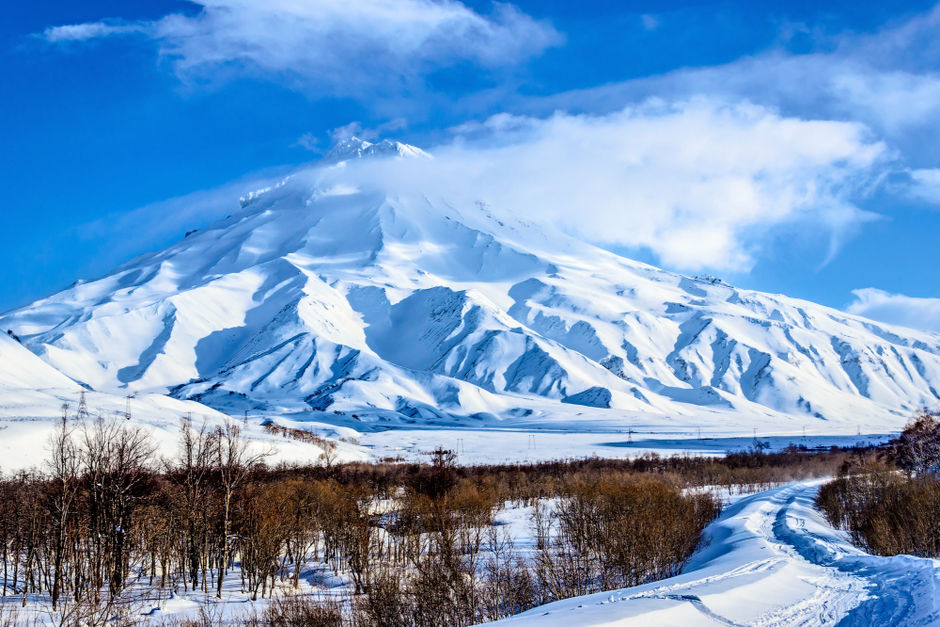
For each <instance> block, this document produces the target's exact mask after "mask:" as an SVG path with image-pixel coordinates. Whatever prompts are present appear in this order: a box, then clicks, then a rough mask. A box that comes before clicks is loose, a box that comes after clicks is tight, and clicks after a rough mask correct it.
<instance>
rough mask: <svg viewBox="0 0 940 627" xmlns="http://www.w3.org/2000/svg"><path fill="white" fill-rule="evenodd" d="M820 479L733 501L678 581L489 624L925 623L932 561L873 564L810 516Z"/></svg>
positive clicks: (931, 604) (935, 610)
mask: <svg viewBox="0 0 940 627" xmlns="http://www.w3.org/2000/svg"><path fill="white" fill-rule="evenodd" d="M820 483H822V482H821V481H810V482H803V483H796V484H791V485H787V486H784V487H781V488H776V489H773V490H768V491H766V492H761V493H758V494H754V495H751V496H747V497H744V498H741V499H740V500H738V501H737V502H736V503H734V504H732V505H730V506H729V507H728V508H727V509H726V510H725V511H724V512H723V513H722V515H721V517H720V518H719V519H718V520H716V521H715V522H714V523H712V524H711V525H710V526H709V527H708V529H706V531H705V538H706V541H705V544H704V545H703V547H702V548H700V549H699V551H698V552H697V553H696V554H695V555H693V557H692V559H691V560H690V562H689V564H688V565H687V566H686V568H685V569H684V571H683V573H682V574H681V575H679V576H677V577H673V578H671V579H666V580H663V581H658V582H655V583H652V584H648V585H644V586H638V587H635V588H628V589H623V590H617V591H614V592H604V593H599V594H594V595H589V596H585V597H578V598H573V599H567V600H564V601H559V602H556V603H552V604H549V605H545V606H542V607H537V608H535V609H532V610H530V611H528V612H526V613H524V614H520V615H518V616H515V617H513V618H511V619H508V620H505V621H502V622H500V623H497V624H507V625H514V626H518V627H523V626H525V625H539V626H540V627H545V626H548V627H551V626H552V625H563V626H566V627H568V626H571V625H579V626H581V625H583V626H588V625H621V624H623V625H629V624H636V625H644V626H645V625H682V626H688V625H712V624H714V625H764V626H771V625H788V626H789V625H834V624H840V625H932V624H937V623H938V622H940V592H938V584H940V575H938V569H940V560H930V559H922V558H916V557H911V556H896V557H891V558H884V557H876V556H872V555H869V554H867V553H864V552H863V551H860V550H859V549H857V548H855V547H854V546H852V545H851V544H850V543H849V541H848V539H847V537H846V535H845V534H844V533H842V532H839V531H836V530H834V529H833V528H832V527H830V526H829V525H828V524H827V523H826V521H825V520H824V519H823V518H822V516H821V514H820V513H819V512H818V511H817V510H816V509H815V506H814V504H813V500H814V498H815V495H816V492H817V490H818V488H819V485H820Z"/></svg>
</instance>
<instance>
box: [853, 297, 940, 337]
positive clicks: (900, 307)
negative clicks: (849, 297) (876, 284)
mask: <svg viewBox="0 0 940 627" xmlns="http://www.w3.org/2000/svg"><path fill="white" fill-rule="evenodd" d="M852 294H854V295H855V301H853V302H852V303H851V304H850V305H849V306H848V308H847V309H848V311H849V313H853V314H857V315H860V316H865V317H866V318H871V319H873V320H880V321H882V322H887V323H890V324H897V325H901V326H905V327H910V328H912V329H922V330H924V331H932V332H934V333H940V298H916V297H913V296H905V295H903V294H891V293H890V292H885V291H882V290H879V289H875V288H873V287H867V288H865V289H860V290H853V291H852Z"/></svg>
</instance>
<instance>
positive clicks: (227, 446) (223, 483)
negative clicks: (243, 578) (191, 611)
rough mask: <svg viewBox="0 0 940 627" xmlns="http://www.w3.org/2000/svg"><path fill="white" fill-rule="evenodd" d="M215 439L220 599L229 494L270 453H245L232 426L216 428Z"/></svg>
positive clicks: (225, 561)
mask: <svg viewBox="0 0 940 627" xmlns="http://www.w3.org/2000/svg"><path fill="white" fill-rule="evenodd" d="M213 436H214V438H215V447H214V451H215V460H216V470H217V472H218V473H219V484H220V487H221V491H222V537H221V545H222V554H221V558H220V560H219V577H218V581H216V586H217V587H216V597H218V598H220V599H221V598H222V582H223V580H224V579H225V573H226V570H227V567H228V561H229V550H230V548H229V535H230V533H231V531H230V527H231V520H232V495H233V494H234V493H235V490H237V489H238V488H239V487H240V486H241V485H242V484H243V483H244V482H245V480H246V479H247V477H248V474H249V473H250V472H251V470H252V468H254V467H255V466H257V465H259V464H261V463H262V462H263V461H264V460H265V459H266V458H267V457H269V456H271V455H272V454H273V453H272V452H271V451H268V450H264V451H260V452H251V451H249V448H250V447H249V443H248V440H246V439H245V438H244V437H243V436H242V432H241V428H240V427H239V426H238V425H237V424H235V423H232V422H230V423H227V424H226V425H225V426H224V427H216V429H215V432H214V433H213Z"/></svg>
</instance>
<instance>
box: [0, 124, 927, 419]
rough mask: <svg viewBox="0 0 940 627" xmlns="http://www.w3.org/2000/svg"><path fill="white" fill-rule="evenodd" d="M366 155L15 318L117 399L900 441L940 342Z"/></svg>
mask: <svg viewBox="0 0 940 627" xmlns="http://www.w3.org/2000/svg"><path fill="white" fill-rule="evenodd" d="M389 157H392V158H399V159H401V158H417V159H425V158H428V159H429V158H431V157H430V156H428V155H427V154H426V153H423V152H421V151H420V150H419V149H416V148H413V147H409V146H405V145H403V144H398V143H396V142H385V143H382V144H369V143H368V142H357V141H349V142H347V143H346V144H344V145H342V146H339V147H337V149H335V150H334V151H333V152H332V153H331V154H330V155H328V157H327V159H325V160H324V162H323V163H322V164H321V165H320V166H319V167H317V168H314V169H313V170H310V171H305V172H301V173H298V174H296V175H294V176H291V177H288V178H287V179H285V180H284V181H283V182H281V183H280V184H278V185H276V186H274V187H271V188H268V189H264V190H259V191H257V192H253V193H251V194H248V195H246V196H245V197H244V198H243V199H242V203H241V207H240V208H239V209H238V210H237V212H236V213H234V214H233V215H231V216H230V217H229V218H227V219H225V220H223V221H220V222H218V223H216V224H214V225H212V226H210V227H209V228H206V229H204V230H201V231H197V232H195V233H193V234H191V235H189V236H188V237H186V238H184V239H183V240H182V241H180V242H178V243H176V244H174V245H173V246H171V247H169V248H167V249H166V250H163V251H161V252H158V253H154V254H149V255H144V256H142V257H140V258H138V259H135V260H133V261H132V262H130V263H128V264H126V265H124V266H122V267H120V268H118V269H117V270H115V271H114V272H113V273H112V274H110V275H108V276H106V277H104V278H102V279H99V280H96V281H92V282H87V283H79V284H76V285H74V286H73V287H71V288H69V289H68V290H65V291H63V292H61V293H59V294H56V295H53V296H51V297H49V298H46V299H43V300H40V301H37V302H36V303H33V304H32V305H29V306H27V307H24V308H22V309H19V310H17V311H13V312H10V313H8V314H6V315H4V316H3V317H2V318H0V328H3V329H11V330H13V331H14V332H15V333H17V334H18V335H20V336H21V337H22V338H23V341H24V342H25V344H26V345H27V346H29V347H30V348H31V349H32V350H33V351H34V352H35V353H36V354H37V355H38V356H40V357H41V358H42V359H43V360H44V361H45V362H46V363H48V364H50V365H52V366H54V367H55V368H56V369H58V370H59V371H61V372H63V373H65V374H67V375H68V376H69V377H72V378H73V379H75V380H77V381H81V382H82V383H84V384H86V385H88V386H90V387H92V388H94V389H96V390H102V391H108V392H113V393H121V394H124V393H126V392H127V391H128V390H132V391H148V392H155V393H163V392H166V393H170V394H172V395H173V396H175V397H177V398H180V399H192V400H197V401H200V402H202V403H204V404H206V405H209V406H211V407H215V408H217V409H220V410H222V411H228V412H238V413H241V412H242V411H244V410H250V411H252V412H268V413H283V412H288V413H296V412H310V411H316V412H338V413H342V414H343V415H345V416H352V415H355V418H356V419H358V420H363V421H383V422H391V423H402V422H420V423H429V422H434V423H440V422H462V423H466V421H467V420H468V419H473V420H480V421H493V420H503V421H507V422H512V421H514V420H521V419H523V418H525V419H526V420H529V421H531V420H534V419H536V418H539V417H544V418H545V419H546V420H550V419H553V417H555V416H571V415H576V414H583V415H584V418H583V419H584V420H597V421H610V422H612V423H616V422H617V421H618V420H621V419H622V417H623V416H626V415H630V416H637V415H640V416H647V417H649V418H650V420H652V421H654V422H655V420H657V417H659V418H661V419H663V420H686V421H689V420H690V419H692V418H698V417H702V416H707V417H710V418H713V419H716V420H721V419H723V417H727V416H731V415H734V416H737V417H741V416H744V417H753V418H758V417H759V418H761V419H762V420H764V421H765V422H766V421H768V420H769V421H786V422H791V421H802V422H807V421H821V420H824V421H831V422H851V423H852V425H855V424H859V423H864V424H866V425H870V426H871V427H872V428H875V427H876V426H877V427H885V426H894V425H897V424H898V423H899V422H903V420H904V419H905V418H906V417H907V416H908V415H909V413H910V412H911V411H914V410H915V409H917V408H919V407H922V406H924V405H934V404H935V403H936V402H937V399H938V394H937V390H940V337H938V336H936V335H933V334H928V333H920V332H916V331H912V330H907V329H900V328H893V327H889V326H887V325H882V324H877V323H874V322H871V321H868V320H865V319H862V318H859V317H856V316H851V315H848V314H845V313H842V312H839V311H835V310H832V309H828V308H825V307H821V306H818V305H814V304H811V303H807V302H803V301H798V300H795V299H789V298H786V297H783V296H774V295H769V294H762V293H759V292H753V291H747V290H739V289H736V288H733V287H731V286H729V285H727V284H725V283H723V282H721V281H719V280H717V279H714V278H709V277H702V278H691V277H685V276H681V275H677V274H673V273H670V272H666V271H663V270H659V269H656V268H654V267H651V266H648V265H645V264H641V263H638V262H635V261H631V260H628V259H625V258H623V257H620V256H617V255H615V254H613V253H610V252H607V251H604V250H601V249H599V248H596V247H594V246H591V245H588V244H586V243H583V242H580V241H578V240H575V239H573V238H571V237H569V236H567V235H563V234H561V233H557V232H553V231H551V230H549V229H545V228H541V227H536V226H535V225H532V224H528V223H525V222H523V221H519V220H515V219H513V218H512V217H511V216H509V215H506V213H505V212H502V213H500V212H497V211H496V210H494V209H492V208H490V207H488V206H487V205H486V204H485V203H482V202H466V201H458V200H455V199H448V198H441V197H433V196H429V195H424V194H402V193H391V192H389V191H388V190H387V189H384V188H383V186H382V185H381V184H376V183H374V182H370V181H371V179H369V178H368V177H364V176H363V175H362V172H363V170H362V169H361V168H360V167H358V166H359V164H360V162H361V161H362V160H368V159H382V158H389Z"/></svg>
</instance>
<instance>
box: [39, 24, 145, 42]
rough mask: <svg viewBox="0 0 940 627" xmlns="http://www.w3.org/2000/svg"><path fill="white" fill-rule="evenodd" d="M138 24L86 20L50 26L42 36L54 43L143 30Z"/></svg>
mask: <svg viewBox="0 0 940 627" xmlns="http://www.w3.org/2000/svg"><path fill="white" fill-rule="evenodd" d="M141 31H142V27H141V26H140V25H138V24H111V23H108V22H86V23H84V24H66V25H63V26H50V27H49V28H47V29H46V30H44V31H43V32H42V37H43V38H44V39H45V40H46V41H49V42H52V43H60V42H67V41H86V40H88V39H97V38H101V37H111V36H114V35H128V34H131V33H137V32H141Z"/></svg>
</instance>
